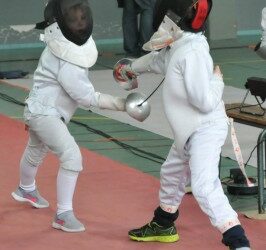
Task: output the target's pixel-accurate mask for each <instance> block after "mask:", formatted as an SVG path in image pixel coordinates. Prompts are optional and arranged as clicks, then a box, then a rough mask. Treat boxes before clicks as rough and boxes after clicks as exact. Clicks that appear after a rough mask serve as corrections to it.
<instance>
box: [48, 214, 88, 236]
mask: <svg viewBox="0 0 266 250" xmlns="http://www.w3.org/2000/svg"><path fill="white" fill-rule="evenodd" d="M52 226H53V228H56V229H61V230H63V231H65V232H69V233H75V232H82V231H85V227H84V225H83V224H82V223H81V222H80V221H79V220H78V219H77V218H76V217H75V215H74V213H73V211H72V210H70V211H66V212H64V213H62V214H59V215H56V216H55V218H54V221H53V223H52Z"/></svg>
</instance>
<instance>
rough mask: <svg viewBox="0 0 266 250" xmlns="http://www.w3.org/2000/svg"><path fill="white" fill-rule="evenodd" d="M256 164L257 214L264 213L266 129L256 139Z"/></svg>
mask: <svg viewBox="0 0 266 250" xmlns="http://www.w3.org/2000/svg"><path fill="white" fill-rule="evenodd" d="M257 143H258V147H257V164H258V209H259V214H264V213H265V207H264V205H265V202H264V178H265V174H264V170H265V163H266V129H264V130H263V131H262V132H261V133H260V135H259V137H258V142H257Z"/></svg>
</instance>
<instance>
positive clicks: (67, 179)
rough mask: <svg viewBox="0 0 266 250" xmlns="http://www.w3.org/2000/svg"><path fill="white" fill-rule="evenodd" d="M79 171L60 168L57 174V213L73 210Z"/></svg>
mask: <svg viewBox="0 0 266 250" xmlns="http://www.w3.org/2000/svg"><path fill="white" fill-rule="evenodd" d="M78 175H79V172H75V171H70V170H66V169H63V168H60V169H59V171H58V175H57V214H61V213H63V212H66V211H69V210H73V207H72V200H73V195H74V191H75V187H76V183H77V179H78Z"/></svg>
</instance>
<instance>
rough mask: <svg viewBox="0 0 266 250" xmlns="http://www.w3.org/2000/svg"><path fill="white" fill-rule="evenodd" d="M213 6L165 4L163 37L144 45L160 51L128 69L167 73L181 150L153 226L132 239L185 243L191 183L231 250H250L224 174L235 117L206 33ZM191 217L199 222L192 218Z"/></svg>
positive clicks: (181, 1)
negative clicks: (185, 201)
mask: <svg viewBox="0 0 266 250" xmlns="http://www.w3.org/2000/svg"><path fill="white" fill-rule="evenodd" d="M211 8H212V1H211V0H198V1H194V0H157V3H156V8H155V17H154V28H155V30H157V32H155V33H154V35H153V36H152V38H151V40H150V41H149V42H148V43H146V44H145V45H144V49H146V50H150V51H153V52H151V53H149V54H148V55H146V56H143V57H141V58H139V59H137V60H135V61H134V62H133V63H132V65H131V67H130V66H125V67H124V69H123V71H124V72H123V76H124V77H125V78H127V76H128V75H131V76H132V74H133V75H134V74H135V75H138V74H140V73H144V72H149V71H150V72H155V73H160V74H163V75H165V80H164V84H163V94H162V100H163V107H164V111H165V114H166V117H167V119H168V121H169V124H170V126H171V129H172V132H173V135H174V144H173V145H172V148H171V149H170V152H169V154H168V157H167V159H166V161H165V162H164V163H163V165H162V167H161V176H160V184H161V186H160V191H159V201H160V203H159V206H158V207H157V208H156V209H155V211H154V217H153V219H152V221H151V222H150V223H148V224H146V225H144V226H143V227H141V228H138V229H133V230H131V231H129V237H130V238H131V239H133V240H137V241H160V242H174V241H177V240H178V239H179V236H178V234H177V231H176V228H175V224H174V221H175V220H176V219H177V218H178V214H179V206H180V204H181V201H182V198H183V196H184V194H185V187H186V184H187V183H191V187H192V192H193V195H194V197H195V199H196V200H197V202H198V204H199V206H200V208H201V209H202V210H203V211H204V212H205V213H206V214H207V215H208V217H209V219H210V221H211V224H212V225H213V226H214V227H216V228H217V229H218V230H219V231H220V232H221V233H222V242H223V243H224V244H225V245H226V246H228V247H229V248H230V249H234V250H235V249H237V250H240V249H241V250H249V249H250V244H249V241H248V239H247V237H246V235H245V232H244V230H243V228H242V226H241V224H240V221H239V220H238V216H237V213H236V212H235V211H234V210H233V209H232V207H231V205H230V204H229V201H228V199H227V197H226V196H225V194H224V192H223V188H222V185H221V182H220V179H219V176H218V164H219V159H220V152H221V147H222V146H223V144H224V141H225V139H226V136H227V130H228V119H227V116H226V112H225V108H224V103H223V101H222V94H223V88H224V82H223V78H222V74H221V72H220V69H219V67H214V65H213V60H212V58H211V56H210V53H209V46H208V43H207V41H206V37H205V36H204V34H203V31H204V28H205V22H206V20H207V17H208V15H209V13H210V11H211ZM156 50H159V51H156ZM191 219H192V220H193V219H196V218H193V215H191ZM199 230H200V229H199ZM196 248H197V247H196V246H195V249H196Z"/></svg>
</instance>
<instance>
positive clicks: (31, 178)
mask: <svg viewBox="0 0 266 250" xmlns="http://www.w3.org/2000/svg"><path fill="white" fill-rule="evenodd" d="M37 171H38V167H36V166H33V165H32V164H30V163H29V162H28V161H26V160H25V158H24V157H22V159H21V161H20V184H19V186H20V187H21V188H22V189H24V190H25V191H27V192H31V191H33V190H35V189H36V185H35V176H36V174H37Z"/></svg>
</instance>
